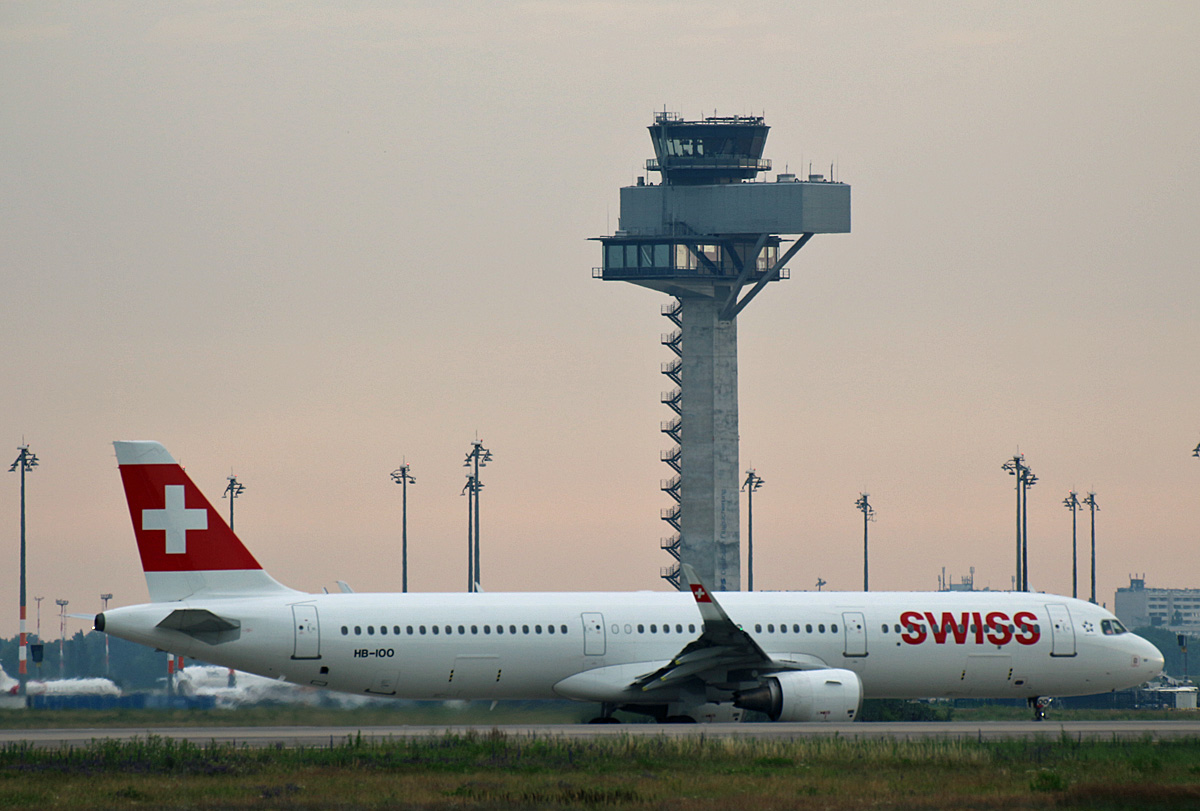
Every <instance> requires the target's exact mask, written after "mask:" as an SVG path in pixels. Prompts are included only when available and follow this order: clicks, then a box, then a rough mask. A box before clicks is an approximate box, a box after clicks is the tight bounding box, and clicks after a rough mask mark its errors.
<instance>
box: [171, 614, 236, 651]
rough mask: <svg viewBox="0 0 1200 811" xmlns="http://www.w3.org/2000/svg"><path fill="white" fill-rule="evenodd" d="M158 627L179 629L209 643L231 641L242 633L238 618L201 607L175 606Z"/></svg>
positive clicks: (215, 643)
mask: <svg viewBox="0 0 1200 811" xmlns="http://www.w3.org/2000/svg"><path fill="white" fill-rule="evenodd" d="M158 627H159V628H167V629H169V630H172V631H179V632H180V633H184V634H187V635H188V636H191V637H194V638H196V639H199V640H200V641H201V642H205V643H207V644H209V645H217V644H220V643H221V642H231V641H233V640H235V639H237V638H238V637H239V636H241V633H242V623H241V621H240V620H231V619H226V618H225V617H220V616H217V615H216V614H214V613H213V612H211V611H208V610H207V609H203V608H177V609H175V610H174V611H172V612H171V613H170V614H168V615H167V616H166V617H165V618H164V619H163V620H162V622H160V623H158Z"/></svg>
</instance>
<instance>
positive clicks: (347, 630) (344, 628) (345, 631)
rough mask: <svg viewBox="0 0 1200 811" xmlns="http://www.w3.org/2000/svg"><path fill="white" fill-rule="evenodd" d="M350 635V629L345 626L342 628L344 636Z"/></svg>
mask: <svg viewBox="0 0 1200 811" xmlns="http://www.w3.org/2000/svg"><path fill="white" fill-rule="evenodd" d="M349 634H350V629H349V628H347V627H346V626H345V625H343V626H342V636H348V635H349Z"/></svg>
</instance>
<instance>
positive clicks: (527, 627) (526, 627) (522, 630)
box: [521, 625, 617, 634]
mask: <svg viewBox="0 0 1200 811" xmlns="http://www.w3.org/2000/svg"><path fill="white" fill-rule="evenodd" d="M616 627H617V626H615V625H614V626H613V628H614V629H615V628H616ZM521 633H523V634H527V633H529V626H528V625H522V626H521Z"/></svg>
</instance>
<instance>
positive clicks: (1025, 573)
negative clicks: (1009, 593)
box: [1021, 466, 1038, 591]
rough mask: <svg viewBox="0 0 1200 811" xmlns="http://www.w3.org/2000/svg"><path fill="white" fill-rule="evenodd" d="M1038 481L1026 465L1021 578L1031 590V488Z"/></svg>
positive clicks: (1023, 485)
mask: <svg viewBox="0 0 1200 811" xmlns="http://www.w3.org/2000/svg"><path fill="white" fill-rule="evenodd" d="M1037 481H1038V477H1037V474H1035V473H1034V472H1033V471H1032V470H1030V469H1029V467H1028V466H1026V468H1025V479H1024V481H1023V482H1022V483H1021V484H1022V486H1021V500H1022V502H1023V503H1022V505H1021V520H1022V537H1021V580H1022V582H1023V583H1024V590H1025V591H1029V488H1030V487H1033V486H1034V485H1035V484H1037Z"/></svg>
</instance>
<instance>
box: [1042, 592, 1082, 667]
mask: <svg viewBox="0 0 1200 811" xmlns="http://www.w3.org/2000/svg"><path fill="white" fill-rule="evenodd" d="M1046 611H1048V612H1049V613H1050V655H1051V656H1074V655H1075V626H1074V625H1073V624H1072V623H1071V612H1070V610H1069V609H1068V608H1067V607H1066V606H1065V605H1063V604H1062V603H1053V604H1051V605H1047V606H1046Z"/></svg>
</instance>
